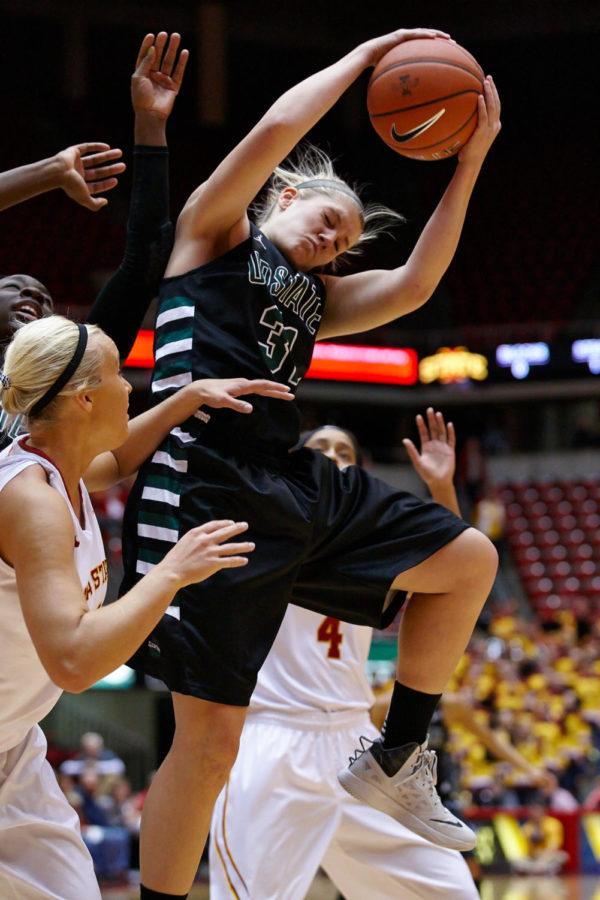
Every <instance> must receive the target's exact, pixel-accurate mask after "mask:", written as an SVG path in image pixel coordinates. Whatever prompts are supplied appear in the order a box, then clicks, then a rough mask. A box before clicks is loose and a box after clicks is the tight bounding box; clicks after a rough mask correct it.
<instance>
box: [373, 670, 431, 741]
mask: <svg viewBox="0 0 600 900" xmlns="http://www.w3.org/2000/svg"><path fill="white" fill-rule="evenodd" d="M441 696H442V695H441V694H424V693H423V692H422V691H415V690H413V689H412V688H409V687H406V685H404V684H400V682H399V681H396V682H395V684H394V693H393V694H392V702H391V703H390V708H389V711H388V714H387V718H386V720H385V725H384V727H383V730H382V734H383V746H384V748H385V749H386V750H391V749H392V748H393V747H401V746H402V745H403V744H409V743H413V742H414V743H416V744H422V743H423V741H424V740H425V738H426V737H427V732H428V730H429V723H430V722H431V718H432V716H433V714H434V712H435V708H436V706H437V705H438V702H439V699H440V697H441Z"/></svg>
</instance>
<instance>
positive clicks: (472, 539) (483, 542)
mask: <svg viewBox="0 0 600 900" xmlns="http://www.w3.org/2000/svg"><path fill="white" fill-rule="evenodd" d="M461 540H463V543H464V548H465V550H466V553H467V554H468V558H469V562H468V569H470V574H471V576H473V575H474V576H475V577H477V578H479V579H482V580H486V581H489V582H490V587H491V584H492V583H493V581H494V578H495V577H496V572H497V571H498V551H497V550H496V548H495V547H494V545H493V544H492V542H491V541H490V539H489V538H488V537H486V536H485V534H483V533H482V532H481V531H478V530H477V529H476V528H469V529H468V530H467V531H465V532H463V534H462V535H461Z"/></svg>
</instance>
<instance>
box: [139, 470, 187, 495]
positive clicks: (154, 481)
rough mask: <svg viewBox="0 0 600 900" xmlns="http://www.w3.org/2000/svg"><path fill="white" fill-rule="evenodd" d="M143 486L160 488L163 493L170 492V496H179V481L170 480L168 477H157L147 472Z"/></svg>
mask: <svg viewBox="0 0 600 900" xmlns="http://www.w3.org/2000/svg"><path fill="white" fill-rule="evenodd" d="M144 486H145V487H155V488H160V489H161V490H163V491H170V492H171V493H172V494H181V479H179V478H170V477H169V476H168V475H157V474H155V473H154V472H149V473H148V475H147V477H146V480H145V482H144Z"/></svg>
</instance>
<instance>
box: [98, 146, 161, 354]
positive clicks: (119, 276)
mask: <svg viewBox="0 0 600 900" xmlns="http://www.w3.org/2000/svg"><path fill="white" fill-rule="evenodd" d="M133 160H134V164H133V187H132V191H131V203H130V207H129V220H128V222H127V238H126V243H125V253H124V256H123V260H122V262H121V265H120V266H119V268H118V269H117V271H116V272H115V273H114V275H112V277H111V278H110V279H109V281H108V282H107V284H106V285H105V286H104V287H103V288H102V290H101V291H100V293H99V294H98V296H97V298H96V301H95V303H94V305H93V307H92V309H91V311H90V314H89V316H88V322H90V323H92V324H96V325H100V327H101V328H102V329H103V330H104V331H105V332H106V333H107V334H108V335H109V336H110V337H111V338H112V339H113V341H114V342H115V344H116V345H117V347H118V350H119V356H120V357H121V359H125V358H126V357H127V356H128V354H129V352H130V350H131V348H132V347H133V344H134V341H135V338H136V335H137V333H138V331H139V329H140V326H141V324H142V321H143V319H144V316H145V314H146V311H147V309H148V307H149V305H150V303H151V301H152V300H153V298H154V297H155V296H156V294H157V293H158V287H159V284H160V280H161V278H162V276H163V273H164V271H165V268H166V265H167V262H168V259H169V256H170V253H171V250H172V248H173V224H172V222H171V221H170V219H169V151H168V149H167V147H146V146H136V147H135V148H134V153H133Z"/></svg>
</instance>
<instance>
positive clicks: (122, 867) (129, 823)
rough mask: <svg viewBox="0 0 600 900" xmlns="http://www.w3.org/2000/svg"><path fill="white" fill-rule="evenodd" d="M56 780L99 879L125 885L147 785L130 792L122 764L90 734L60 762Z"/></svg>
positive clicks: (136, 847)
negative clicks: (73, 813) (76, 749)
mask: <svg viewBox="0 0 600 900" xmlns="http://www.w3.org/2000/svg"><path fill="white" fill-rule="evenodd" d="M57 776H58V782H59V784H60V787H61V789H62V790H63V792H64V794H65V796H66V797H67V799H68V801H69V803H70V804H71V806H72V807H73V808H74V809H75V810H76V811H77V815H78V816H79V821H80V823H81V833H82V836H83V839H84V841H85V843H86V845H87V847H88V849H89V850H90V853H91V854H92V858H93V860H94V865H95V868H96V871H97V874H98V876H99V877H100V878H102V879H104V880H107V881H114V882H120V881H126V880H127V873H128V872H129V870H131V869H137V868H138V854H139V831H140V821H141V815H142V808H143V805H144V799H145V796H146V793H147V787H146V788H144V789H142V790H141V791H138V792H136V793H134V792H133V790H132V787H131V783H130V781H129V779H128V778H127V777H126V774H125V764H124V763H123V760H121V759H119V757H118V756H117V755H116V754H115V753H114V752H113V751H112V750H110V749H109V748H107V747H105V746H104V740H103V738H102V736H101V735H99V734H97V733H95V732H88V733H86V734H84V735H82V737H81V743H80V748H79V750H78V751H77V752H76V753H73V754H70V755H69V756H68V757H67V759H65V760H64V761H63V762H62V763H60V765H59V767H58V772H57Z"/></svg>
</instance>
